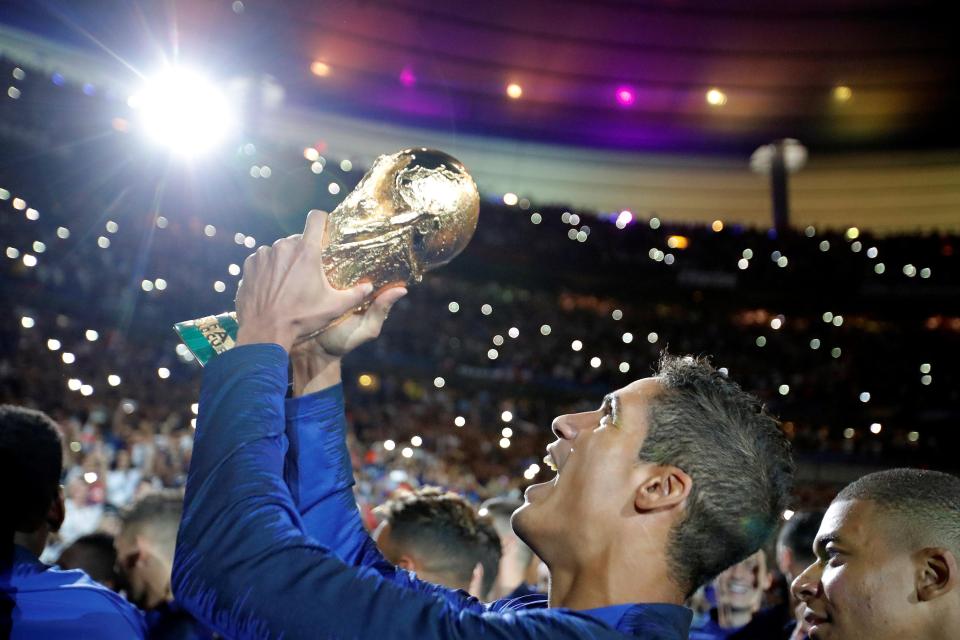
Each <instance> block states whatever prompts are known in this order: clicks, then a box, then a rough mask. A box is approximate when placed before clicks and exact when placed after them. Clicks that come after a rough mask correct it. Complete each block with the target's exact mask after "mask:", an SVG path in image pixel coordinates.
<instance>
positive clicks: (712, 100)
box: [706, 89, 727, 107]
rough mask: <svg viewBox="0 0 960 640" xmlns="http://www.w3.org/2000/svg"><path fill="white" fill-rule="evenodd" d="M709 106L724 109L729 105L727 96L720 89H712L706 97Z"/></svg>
mask: <svg viewBox="0 0 960 640" xmlns="http://www.w3.org/2000/svg"><path fill="white" fill-rule="evenodd" d="M706 99H707V104H709V105H710V106H713V107H722V106H723V105H725V104H727V94H725V93H724V92H723V91H720V89H710V90H709V91H707V95H706Z"/></svg>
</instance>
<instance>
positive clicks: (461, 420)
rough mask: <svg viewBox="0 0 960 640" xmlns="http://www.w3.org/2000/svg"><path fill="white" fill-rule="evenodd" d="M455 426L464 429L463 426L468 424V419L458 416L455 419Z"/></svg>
mask: <svg viewBox="0 0 960 640" xmlns="http://www.w3.org/2000/svg"><path fill="white" fill-rule="evenodd" d="M453 424H455V425H457V426H458V427H462V426H463V425H465V424H467V419H466V418H464V417H463V416H457V417H456V418H454V419H453Z"/></svg>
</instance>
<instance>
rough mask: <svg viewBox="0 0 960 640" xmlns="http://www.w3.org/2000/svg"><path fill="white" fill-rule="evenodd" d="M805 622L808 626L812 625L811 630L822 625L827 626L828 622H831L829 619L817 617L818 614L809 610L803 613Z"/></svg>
mask: <svg viewBox="0 0 960 640" xmlns="http://www.w3.org/2000/svg"><path fill="white" fill-rule="evenodd" d="M803 621H804V622H806V623H807V624H808V625H810V627H811V628H813V627H817V626H822V625H824V624H827V623H828V622H830V620H829V619H827V618H825V617H823V616H819V615H817V614H816V613H814V612H813V611H812V610H810V609H807V610H806V611H804V613H803Z"/></svg>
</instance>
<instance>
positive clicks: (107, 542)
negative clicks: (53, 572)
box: [57, 532, 120, 591]
mask: <svg viewBox="0 0 960 640" xmlns="http://www.w3.org/2000/svg"><path fill="white" fill-rule="evenodd" d="M57 565H58V566H60V568H61V569H83V571H85V572H86V574H87V575H88V576H90V577H91V578H93V579H94V580H96V581H97V582H99V583H100V584H102V585H104V586H106V587H109V588H110V589H113V590H114V591H118V590H119V589H118V586H119V582H120V580H119V576H118V575H117V550H116V549H115V548H114V546H113V536H112V535H110V534H109V533H103V532H98V533H90V534H87V535H85V536H81V537H79V538H77V539H76V540H74V541H73V544H71V545H70V546H69V547H67V548H66V549H64V550H63V553H61V554H60V557H59V558H58V559H57Z"/></svg>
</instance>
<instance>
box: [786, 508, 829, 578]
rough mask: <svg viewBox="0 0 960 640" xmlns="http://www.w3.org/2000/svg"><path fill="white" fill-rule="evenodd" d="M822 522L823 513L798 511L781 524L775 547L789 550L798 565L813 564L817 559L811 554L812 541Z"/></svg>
mask: <svg viewBox="0 0 960 640" xmlns="http://www.w3.org/2000/svg"><path fill="white" fill-rule="evenodd" d="M822 521H823V511H798V512H797V513H795V514H793V517H791V518H790V519H789V520H787V521H786V522H784V523H783V527H781V529H780V533H779V535H777V546H780V547H783V548H784V549H790V551H791V553H793V557H794V560H795V561H796V562H797V563H798V564H804V565H809V564H813V561H814V560H816V559H817V556H816V555H814V553H813V541H814V540H815V539H816V537H817V531H818V530H819V529H820V523H821V522H822Z"/></svg>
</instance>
